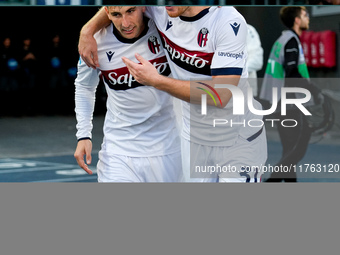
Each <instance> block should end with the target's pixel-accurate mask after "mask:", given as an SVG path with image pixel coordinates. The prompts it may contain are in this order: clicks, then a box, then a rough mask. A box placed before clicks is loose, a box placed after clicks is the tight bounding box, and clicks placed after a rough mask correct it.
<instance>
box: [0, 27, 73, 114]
mask: <svg viewBox="0 0 340 255" xmlns="http://www.w3.org/2000/svg"><path fill="white" fill-rule="evenodd" d="M45 47H46V48H45V49H44V50H41V48H40V47H37V45H35V41H34V40H33V39H32V38H31V37H30V36H29V35H26V36H23V39H22V40H21V41H15V40H13V39H12V38H11V37H10V36H4V37H2V39H1V46H0V106H1V107H0V116H1V115H12V116H13V115H14V116H18V115H32V114H58V113H60V114H67V113H71V112H70V111H73V107H72V105H70V104H72V101H73V98H72V97H73V91H74V85H73V82H74V78H75V77H76V73H77V69H76V65H77V58H78V57H77V55H75V54H74V53H72V52H69V51H68V50H67V49H66V48H64V46H63V41H62V38H61V37H60V35H59V34H57V33H56V34H54V35H53V36H52V38H50V41H49V42H48V43H47V44H46V45H45ZM72 113H73V112H72Z"/></svg>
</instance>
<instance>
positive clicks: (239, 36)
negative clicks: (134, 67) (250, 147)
mask: <svg viewBox="0 0 340 255" xmlns="http://www.w3.org/2000/svg"><path fill="white" fill-rule="evenodd" d="M146 14H147V15H148V16H149V17H151V18H153V19H154V21H155V23H156V26H157V28H158V30H159V32H160V35H161V37H162V44H163V47H164V50H165V52H166V56H167V58H168V62H169V64H170V67H171V72H172V75H173V77H174V78H176V79H180V80H191V81H194V80H209V79H211V76H219V75H240V76H241V79H242V82H240V84H239V85H238V87H239V88H240V89H241V90H242V91H243V94H244V96H245V98H246V99H247V94H248V92H247V88H248V86H249V85H248V83H247V82H246V78H247V77H248V71H247V68H246V61H247V50H246V38H247V34H248V28H247V23H246V21H245V20H244V18H243V16H242V15H241V14H239V13H238V12H237V11H236V9H235V8H234V7H216V6H215V7H210V8H207V9H205V10H203V11H201V12H200V13H199V14H198V15H196V16H194V17H181V16H180V17H176V18H171V17H169V15H168V14H167V12H166V9H165V7H147V11H146ZM232 104H233V100H232V99H231V100H230V102H229V103H228V105H227V106H226V107H225V108H224V110H223V111H217V112H218V113H217V115H216V114H215V115H212V114H211V115H209V109H208V113H207V115H206V116H205V117H204V118H202V115H201V105H194V104H190V103H187V102H184V101H183V103H182V105H183V107H182V108H183V121H184V122H183V129H182V135H183V137H184V138H186V139H188V140H189V139H190V140H191V141H192V142H195V143H198V144H204V145H210V146H230V145H232V144H234V143H235V141H236V139H237V137H238V135H241V136H242V137H244V138H248V137H249V136H251V135H252V134H254V133H256V132H257V131H258V130H259V127H255V128H254V127H249V126H247V125H244V126H243V125H242V124H240V125H234V126H233V127H231V126H229V127H228V125H229V124H228V125H226V126H225V127H224V128H220V129H219V128H214V127H213V126H212V123H213V120H214V119H217V118H218V119H225V120H227V121H228V123H231V122H234V123H246V121H247V120H249V119H258V118H259V116H255V115H253V114H252V113H250V111H249V110H248V107H247V105H245V114H244V115H242V116H240V115H233V112H232ZM254 106H255V108H256V109H261V106H260V104H259V103H258V102H257V101H255V102H254ZM215 109H216V108H215ZM190 129H191V134H190Z"/></svg>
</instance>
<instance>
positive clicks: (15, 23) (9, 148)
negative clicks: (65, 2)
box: [0, 6, 340, 182]
mask: <svg viewBox="0 0 340 255" xmlns="http://www.w3.org/2000/svg"><path fill="white" fill-rule="evenodd" d="M98 8H99V7H98V6H58V7H56V6H37V7H34V6H15V7H12V6H2V7H1V8H0V22H1V24H4V25H3V26H2V28H1V32H0V38H1V42H2V39H3V38H4V37H5V36H10V37H11V38H12V42H13V44H14V46H19V45H20V43H21V40H22V39H23V37H25V36H27V35H29V36H30V37H31V38H32V43H34V45H35V49H36V50H37V51H36V52H37V56H44V55H46V54H47V53H48V47H47V45H48V43H49V41H50V40H51V36H52V35H53V34H55V33H59V34H60V37H61V40H62V41H63V44H64V46H66V47H65V52H66V53H67V54H66V55H67V58H66V59H67V62H68V63H67V65H68V67H75V66H76V64H77V61H78V52H77V43H78V37H79V31H80V29H81V27H82V25H83V24H85V22H86V21H88V20H89V19H90V18H91V17H92V16H93V15H94V13H96V12H97V10H98ZM313 8H314V7H308V10H309V13H310V17H311V23H310V30H313V31H323V30H329V29H330V30H333V31H335V32H336V35H337V52H335V54H336V56H337V66H336V67H335V68H331V69H326V68H319V69H315V68H314V69H310V72H311V76H312V77H325V78H339V77H340V68H339V63H340V62H339V61H340V57H339V46H340V42H339V35H340V19H339V15H340V12H339V13H338V14H333V15H323V16H315V15H314V14H313ZM332 8H335V7H332ZM238 9H239V11H240V12H241V13H242V14H243V15H244V16H245V18H246V20H247V22H248V23H249V24H252V25H253V26H255V27H256V29H257V30H258V32H259V35H260V37H261V42H262V46H263V48H264V62H265V63H266V61H267V59H268V55H269V51H270V49H271V47H272V44H273V42H274V41H275V40H276V38H278V36H279V35H280V33H281V31H282V29H283V26H282V25H281V23H280V21H279V18H278V12H279V9H280V7H277V6H276V7H274V6H266V7H255V6H250V7H238ZM314 9H315V8H314ZM259 17H260V18H259ZM41 70H43V66H42V69H41ZM263 72H264V67H263V69H262V70H261V71H259V72H258V75H259V77H261V76H262V75H263ZM45 78H46V75H45V74H44V73H43V72H40V73H39V76H38V80H37V84H36V85H37V87H36V89H35V90H34V91H33V93H31V94H26V93H25V94H23V95H20V94H21V92H20V90H16V91H12V92H10V93H7V92H6V93H4V92H3V91H1V93H0V97H1V98H0V161H1V162H0V182H1V181H9V182H10V181H19V182H21V181H51V180H57V181H60V180H61V179H60V175H59V176H53V177H51V176H48V177H46V176H42V175H41V177H39V178H40V179H39V178H37V176H35V177H34V176H32V174H30V177H29V178H27V176H26V177H25V176H23V175H19V174H18V173H19V172H20V171H21V173H23V172H25V170H24V169H25V168H30V167H33V166H34V167H40V169H41V168H43V167H48V168H49V169H53V168H54V167H57V168H58V165H57V166H55V165H54V164H55V163H58V164H61V165H59V167H60V168H61V169H69V172H67V173H66V174H68V176H70V175H72V173H73V174H74V175H76V176H77V175H80V173H79V172H77V171H75V169H76V168H77V165H76V162H75V160H74V159H73V156H72V154H73V152H74V149H75V146H76V141H75V117H74V111H73V109H74V102H73V96H74V94H73V93H74V85H73V81H74V77H71V76H69V77H68V87H67V89H64V90H62V91H59V92H57V93H55V94H53V93H52V94H48V93H46V91H45V86H46V79H45ZM321 88H322V89H327V90H328V91H330V92H331V94H332V95H333V98H332V103H333V105H334V109H335V111H336V123H335V126H334V127H333V129H332V130H331V132H329V134H327V136H326V137H325V139H323V142H322V144H321V145H320V146H321V147H312V149H311V150H312V154H309V157H306V159H305V160H306V162H309V160H311V159H313V157H314V158H316V156H317V155H320V151H322V152H324V153H326V154H327V155H328V157H324V163H329V162H330V160H336V158H335V156H334V155H335V154H336V153H337V154H336V155H338V152H339V151H340V150H339V149H340V137H339V131H340V128H339V126H340V121H339V120H340V111H339V109H340V96H339V93H340V87H339V85H338V84H332V85H330V86H327V87H323V86H321ZM99 93H101V94H99V100H98V101H97V106H96V116H97V118H95V130H94V138H95V140H94V149H93V157H94V163H93V164H92V168H94V165H95V161H96V152H97V151H98V150H99V148H100V143H101V140H102V131H101V125H102V121H103V114H104V112H105V98H104V97H105V96H104V94H103V92H102V91H101V90H100V89H99ZM27 95H30V96H27ZM51 102H53V103H52V104H51ZM28 105H33V107H32V108H31V109H29V107H28ZM56 108H57V109H58V110H60V111H58V110H57V111H56ZM61 109H63V110H61ZM268 131H269V132H268V137H269V142H273V143H272V144H270V146H274V147H271V148H274V149H270V153H272V154H273V153H274V154H275V155H272V154H271V155H269V158H270V160H271V162H272V163H273V162H274V161H275V160H276V159H275V157H276V158H277V157H279V155H280V144H279V143H278V137H277V132H275V130H268ZM271 131H272V132H271ZM313 148H314V149H313ZM334 153H335V154H334ZM20 160H24V161H20ZM27 160H28V161H27ZM32 160H33V161H34V162H36V163H32V162H31V161H32ZM41 162H43V163H41ZM335 162H336V161H335ZM1 164H3V166H11V167H12V170H13V168H14V167H17V168H15V169H14V170H15V171H16V172H15V171H14V172H13V171H12V170H10V169H5V168H1ZM19 168H22V169H21V170H20V169H19ZM31 170H32V169H31ZM59 170H60V169H59ZM1 171H2V174H1ZM6 171H7V172H6ZM10 171H12V172H11V173H16V175H15V178H14V177H13V178H14V179H11V178H12V176H13V175H9V174H8V175H6V174H5V173H10ZM32 171H33V170H32ZM53 174H55V173H53ZM66 174H65V175H66ZM5 177H6V178H5ZM78 177H79V176H78ZM78 177H76V178H75V177H74V176H73V177H72V178H71V179H68V180H66V179H65V181H72V180H73V181H95V178H92V179H86V178H85V177H79V178H78ZM77 178H78V179H77Z"/></svg>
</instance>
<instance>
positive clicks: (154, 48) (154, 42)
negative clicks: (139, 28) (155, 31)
mask: <svg viewBox="0 0 340 255" xmlns="http://www.w3.org/2000/svg"><path fill="white" fill-rule="evenodd" d="M148 46H149V49H150V51H151V52H152V53H153V54H157V53H158V52H159V51H160V46H161V44H160V43H159V42H158V39H157V37H156V36H153V35H152V36H150V37H149V39H148Z"/></svg>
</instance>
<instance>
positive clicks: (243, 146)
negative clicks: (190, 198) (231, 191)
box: [182, 127, 267, 182]
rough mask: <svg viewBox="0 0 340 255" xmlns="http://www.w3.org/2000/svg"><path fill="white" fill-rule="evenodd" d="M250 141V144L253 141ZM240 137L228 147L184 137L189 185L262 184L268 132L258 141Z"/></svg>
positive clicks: (184, 167) (183, 154) (185, 174)
mask: <svg viewBox="0 0 340 255" xmlns="http://www.w3.org/2000/svg"><path fill="white" fill-rule="evenodd" d="M249 140H250V141H249ZM249 140H247V139H244V138H242V137H239V138H238V139H237V141H236V144H234V145H232V146H228V147H221V146H205V145H199V144H196V143H190V141H188V140H186V139H183V138H182V165H183V172H184V180H185V181H186V182H260V181H261V175H262V166H263V165H264V164H265V162H266V160H267V139H266V132H265V130H264V127H263V130H262V132H261V133H260V134H259V135H258V136H256V138H255V139H253V140H251V139H249Z"/></svg>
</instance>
